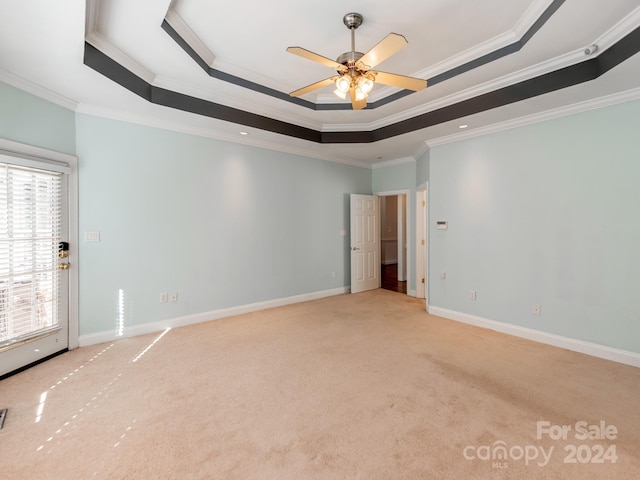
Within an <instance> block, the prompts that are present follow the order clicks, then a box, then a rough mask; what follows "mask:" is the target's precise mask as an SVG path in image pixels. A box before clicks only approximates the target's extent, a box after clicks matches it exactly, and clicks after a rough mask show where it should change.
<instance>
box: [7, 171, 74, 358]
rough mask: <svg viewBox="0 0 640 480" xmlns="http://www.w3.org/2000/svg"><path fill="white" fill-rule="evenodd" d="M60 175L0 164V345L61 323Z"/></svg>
mask: <svg viewBox="0 0 640 480" xmlns="http://www.w3.org/2000/svg"><path fill="white" fill-rule="evenodd" d="M61 195H62V190H61V173H58V172H51V171H47V170H40V169H35V168H29V167H25V166H17V165H12V164H6V163H0V347H4V346H6V345H10V344H12V343H15V342H19V341H22V340H26V339H29V338H31V337H36V336H39V335H42V334H44V333H47V332H48V331H50V330H55V329H57V328H58V325H59V315H58V289H59V278H60V271H59V267H58V252H59V243H60V232H61Z"/></svg>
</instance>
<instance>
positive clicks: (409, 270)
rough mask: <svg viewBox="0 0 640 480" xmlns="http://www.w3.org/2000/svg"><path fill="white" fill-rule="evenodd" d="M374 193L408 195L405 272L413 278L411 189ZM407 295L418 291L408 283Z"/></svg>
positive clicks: (379, 194) (413, 294) (406, 275)
mask: <svg viewBox="0 0 640 480" xmlns="http://www.w3.org/2000/svg"><path fill="white" fill-rule="evenodd" d="M373 195H377V196H378V197H391V196H397V195H406V197H405V198H406V203H405V205H406V211H405V212H404V213H405V223H406V226H407V231H406V237H405V239H404V241H405V242H406V243H407V259H406V260H407V261H406V263H407V271H406V272H405V277H406V278H407V279H410V278H411V275H412V272H413V269H412V265H411V261H410V259H411V252H412V251H413V249H412V247H411V245H412V242H411V222H410V221H409V218H410V216H409V209H410V205H411V190H410V189H408V188H406V189H402V190H389V191H384V192H374V193H373ZM407 295H409V296H412V297H415V295H416V293H415V290H409V286H408V285H407Z"/></svg>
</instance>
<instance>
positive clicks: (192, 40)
mask: <svg viewBox="0 0 640 480" xmlns="http://www.w3.org/2000/svg"><path fill="white" fill-rule="evenodd" d="M164 19H165V21H166V22H167V23H168V24H169V25H170V26H171V28H173V29H174V30H175V31H176V32H177V33H178V35H180V37H182V39H183V40H184V41H185V42H186V43H187V45H189V46H190V47H191V48H193V50H194V51H195V52H196V54H197V55H198V56H199V57H200V58H201V59H202V60H204V62H205V63H206V64H207V65H208V66H209V67H213V62H215V60H216V56H215V55H214V54H213V52H211V50H209V49H208V48H207V46H206V45H205V44H204V42H203V41H202V40H201V39H200V37H198V36H197V35H196V34H195V32H194V31H193V30H191V27H190V26H189V25H188V24H187V22H185V21H184V19H183V18H182V17H181V16H180V15H179V14H178V12H177V11H176V10H175V9H174V8H173V6H172V7H169V10H168V11H167V14H166V15H165V17H164Z"/></svg>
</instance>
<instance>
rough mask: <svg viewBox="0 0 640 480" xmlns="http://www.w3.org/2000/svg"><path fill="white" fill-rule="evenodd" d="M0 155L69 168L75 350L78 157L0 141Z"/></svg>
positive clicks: (73, 341)
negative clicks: (0, 153) (57, 164)
mask: <svg viewBox="0 0 640 480" xmlns="http://www.w3.org/2000/svg"><path fill="white" fill-rule="evenodd" d="M0 151H1V152H2V153H4V154H6V155H10V156H15V157H20V158H24V159H30V160H34V161H37V162H41V163H45V164H46V163H54V164H55V163H59V162H63V163H66V164H67V165H69V167H70V168H71V173H69V174H68V178H67V188H68V191H67V195H68V203H69V205H68V208H69V210H68V220H69V232H68V233H69V243H70V244H71V248H70V249H69V257H68V262H69V270H68V274H69V299H68V301H69V319H68V321H69V330H68V331H69V333H68V335H69V338H68V347H67V348H68V349H69V350H73V349H75V348H78V337H79V330H80V329H79V316H78V290H79V289H78V249H79V247H80V245H79V241H78V239H79V235H78V157H76V156H75V155H69V154H68V153H62V152H56V151H54V150H49V149H46V148H40V147H34V146H33V145H27V144H24V143H19V142H14V141H11V140H5V139H3V138H0Z"/></svg>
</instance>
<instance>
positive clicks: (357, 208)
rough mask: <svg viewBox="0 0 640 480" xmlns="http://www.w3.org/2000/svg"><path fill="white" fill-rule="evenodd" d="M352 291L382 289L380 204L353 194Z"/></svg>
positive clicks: (370, 196) (366, 196) (377, 201)
mask: <svg viewBox="0 0 640 480" xmlns="http://www.w3.org/2000/svg"><path fill="white" fill-rule="evenodd" d="M350 212H351V213H350V216H351V293H358V292H364V291H366V290H373V289H376V288H380V204H379V200H378V197H377V196H375V195H357V194H353V195H351V210H350Z"/></svg>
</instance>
